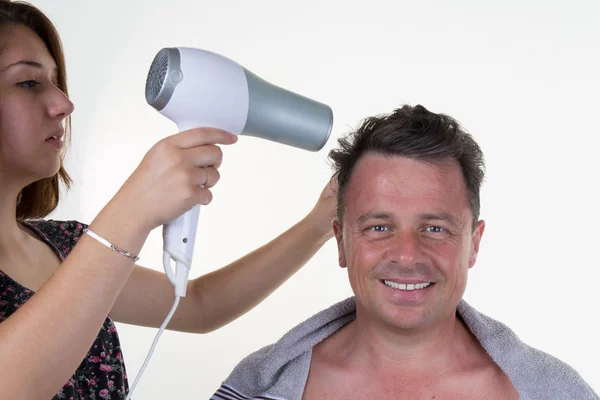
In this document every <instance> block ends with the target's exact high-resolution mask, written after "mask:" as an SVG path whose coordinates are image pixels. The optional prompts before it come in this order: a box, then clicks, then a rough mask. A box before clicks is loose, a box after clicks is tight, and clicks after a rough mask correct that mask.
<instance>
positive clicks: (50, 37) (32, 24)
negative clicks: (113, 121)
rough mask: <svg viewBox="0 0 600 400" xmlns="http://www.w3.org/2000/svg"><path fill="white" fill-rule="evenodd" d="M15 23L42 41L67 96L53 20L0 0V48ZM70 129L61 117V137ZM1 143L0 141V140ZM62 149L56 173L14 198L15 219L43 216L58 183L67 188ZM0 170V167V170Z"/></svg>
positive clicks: (52, 204) (53, 201)
mask: <svg viewBox="0 0 600 400" xmlns="http://www.w3.org/2000/svg"><path fill="white" fill-rule="evenodd" d="M17 25H21V26H25V27H27V28H29V29H31V30H32V31H33V32H35V33H36V34H37V35H38V36H39V37H40V38H41V39H42V41H43V42H44V43H45V44H46V47H47V48H48V51H49V52H50V55H51V56H52V58H54V61H55V62H56V65H57V67H58V77H57V78H58V80H57V83H58V87H59V88H60V90H62V91H63V93H64V94H65V95H66V96H68V91H67V73H66V68H65V56H64V53H63V48H62V42H61V40H60V37H59V35H58V32H57V31H56V28H55V27H54V24H53V23H52V22H51V21H50V20H49V19H48V17H46V15H44V13H42V12H41V11H40V10H39V9H37V8H36V7H34V6H32V5H31V4H29V3H26V2H23V1H9V0H0V38H1V39H2V41H1V42H0V52H2V47H4V46H6V40H7V39H8V40H10V30H11V28H12V27H15V26H17ZM70 133H71V119H70V117H67V118H66V120H65V138H66V139H67V140H68V138H69V137H70ZM0 145H1V143H0ZM63 159H64V153H63V156H62V158H61V162H60V169H59V171H58V173H57V174H56V175H54V176H52V177H50V178H45V179H41V180H39V181H37V182H34V183H32V184H30V185H28V186H26V187H25V188H24V189H23V190H22V191H21V193H20V194H19V199H18V201H17V218H18V219H21V220H23V219H37V218H44V217H46V216H47V215H48V214H50V213H51V212H52V211H53V210H54V209H55V208H56V206H57V205H58V200H59V197H60V187H59V183H60V181H62V183H63V184H64V185H65V186H66V187H67V188H69V187H70V186H71V183H72V180H71V178H70V177H69V175H68V174H67V172H66V171H65V169H64V167H63ZM0 173H2V171H0Z"/></svg>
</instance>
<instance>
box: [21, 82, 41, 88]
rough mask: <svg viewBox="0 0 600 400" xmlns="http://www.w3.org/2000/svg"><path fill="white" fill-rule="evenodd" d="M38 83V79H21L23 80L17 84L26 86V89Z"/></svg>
mask: <svg viewBox="0 0 600 400" xmlns="http://www.w3.org/2000/svg"><path fill="white" fill-rule="evenodd" d="M39 84H40V83H39V82H38V81H34V80H29V81H23V82H19V83H17V85H19V86H21V87H24V88H28V89H31V88H33V87H35V86H37V85H39Z"/></svg>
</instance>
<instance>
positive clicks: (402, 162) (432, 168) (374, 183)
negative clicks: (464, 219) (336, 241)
mask: <svg viewBox="0 0 600 400" xmlns="http://www.w3.org/2000/svg"><path fill="white" fill-rule="evenodd" d="M344 197H345V202H346V206H347V207H348V206H351V207H353V208H355V210H354V211H356V212H359V213H367V212H371V211H372V210H375V209H379V210H380V211H385V210H386V209H387V211H390V210H391V208H393V207H394V206H395V205H401V206H403V207H410V208H411V209H412V210H414V211H415V212H416V211H417V210H418V212H419V213H429V214H440V215H441V214H445V215H454V216H458V215H463V214H464V213H465V211H466V212H467V213H468V211H470V209H469V202H468V195H467V190H466V186H465V184H464V180H463V178H462V173H461V170H460V167H459V166H458V164H457V163H451V162H444V163H437V162H435V163H432V162H424V161H420V160H415V159H409V158H406V157H397V156H377V155H374V156H371V155H369V156H365V158H364V159H361V160H360V161H359V163H357V165H356V166H355V169H354V171H353V173H352V177H351V179H350V182H349V183H348V186H347V190H346V191H345V196H344ZM407 211H408V210H407Z"/></svg>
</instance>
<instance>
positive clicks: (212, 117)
mask: <svg viewBox="0 0 600 400" xmlns="http://www.w3.org/2000/svg"><path fill="white" fill-rule="evenodd" d="M146 101H147V102H148V104H150V105H151V106H152V107H154V108H156V109H157V110H158V111H159V112H160V113H161V114H162V115H164V116H165V117H167V118H169V119H170V120H172V121H173V122H175V123H176V124H177V126H178V128H179V130H180V131H183V130H187V129H192V128H200V127H212V128H218V129H222V130H225V131H228V132H230V133H233V134H242V135H249V136H254V137H259V138H263V139H267V140H271V141H274V142H277V143H282V144H286V145H289V146H293V147H297V148H300V149H305V150H309V151H318V150H320V149H321V148H322V147H323V146H324V145H325V143H326V142H327V140H328V139H329V135H330V133H331V128H332V125H333V112H332V110H331V108H330V107H329V106H327V105H325V104H322V103H319V102H317V101H314V100H311V99H309V98H306V97H303V96H301V95H299V94H296V93H292V92H290V91H287V90H285V89H282V88H280V87H278V86H275V85H272V84H270V83H269V82H266V81H265V80H263V79H261V78H260V77H258V76H256V75H255V74H253V73H252V72H250V71H248V70H247V69H246V68H244V67H242V66H241V65H239V64H237V63H236V62H234V61H232V60H230V59H228V58H226V57H223V56H221V55H218V54H215V53H213V52H210V51H206V50H200V49H194V48H184V47H179V48H164V49H162V50H160V51H159V52H158V54H157V55H156V57H155V58H154V61H153V62H152V65H151V67H150V71H149V72H148V77H147V81H146ZM199 214H200V206H199V205H196V206H195V207H193V208H192V209H191V210H189V211H187V212H186V213H185V214H183V215H181V216H180V217H178V218H177V219H175V220H174V221H172V222H170V223H168V224H167V225H165V226H164V227H163V245H164V247H163V250H164V254H163V264H164V268H165V273H166V274H167V277H168V278H169V280H170V281H171V283H173V285H174V286H175V294H176V296H180V297H184V296H185V293H186V287H187V281H188V275H189V271H190V266H191V263H192V257H193V252H194V244H195V240H196V229H197V225H198V217H199ZM171 259H173V260H174V261H175V264H176V268H175V272H173V270H172V267H171Z"/></svg>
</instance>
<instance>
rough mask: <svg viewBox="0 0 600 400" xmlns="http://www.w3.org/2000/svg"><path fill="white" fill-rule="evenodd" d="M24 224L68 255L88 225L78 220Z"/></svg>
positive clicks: (25, 222)
mask: <svg viewBox="0 0 600 400" xmlns="http://www.w3.org/2000/svg"><path fill="white" fill-rule="evenodd" d="M23 223H24V224H25V225H26V226H27V227H28V228H29V229H31V230H32V231H34V232H35V233H36V234H37V235H38V236H39V237H40V238H41V239H43V240H45V241H46V242H47V243H48V244H51V245H52V246H53V247H56V250H57V251H59V252H60V253H63V254H62V255H63V256H64V255H66V253H68V252H69V251H70V250H71V249H72V248H73V247H74V246H75V244H76V243H77V241H78V240H79V238H80V237H81V235H83V230H84V229H85V228H87V224H85V223H83V222H80V221H77V220H67V221H59V220H53V219H39V220H27V221H23Z"/></svg>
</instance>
